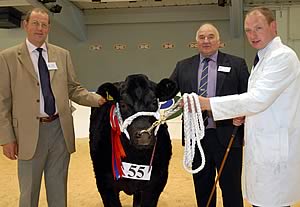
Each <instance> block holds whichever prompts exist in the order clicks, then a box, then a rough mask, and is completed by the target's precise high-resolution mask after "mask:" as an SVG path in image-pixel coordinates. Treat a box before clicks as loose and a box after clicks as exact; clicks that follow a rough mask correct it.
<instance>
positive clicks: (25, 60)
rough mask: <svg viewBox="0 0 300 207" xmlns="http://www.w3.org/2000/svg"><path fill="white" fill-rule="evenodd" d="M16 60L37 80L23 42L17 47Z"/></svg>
mask: <svg viewBox="0 0 300 207" xmlns="http://www.w3.org/2000/svg"><path fill="white" fill-rule="evenodd" d="M18 60H19V61H20V62H21V64H22V65H23V66H24V68H25V70H27V71H28V72H29V73H30V74H31V75H32V76H33V78H35V79H36V80H37V81H38V76H37V74H36V72H35V70H34V66H33V64H32V61H31V58H30V54H29V52H28V49H27V46H26V43H25V42H24V43H23V44H21V45H20V47H19V48H18Z"/></svg>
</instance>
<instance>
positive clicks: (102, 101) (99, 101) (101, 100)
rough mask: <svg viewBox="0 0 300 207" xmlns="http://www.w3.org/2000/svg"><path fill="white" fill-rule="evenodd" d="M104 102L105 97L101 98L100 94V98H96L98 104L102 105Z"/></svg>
mask: <svg viewBox="0 0 300 207" xmlns="http://www.w3.org/2000/svg"><path fill="white" fill-rule="evenodd" d="M105 102H106V99H105V98H103V97H102V96H100V98H99V100H98V104H99V106H102V105H103V104H104V103H105Z"/></svg>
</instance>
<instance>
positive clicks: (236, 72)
mask: <svg viewBox="0 0 300 207" xmlns="http://www.w3.org/2000/svg"><path fill="white" fill-rule="evenodd" d="M199 61H200V55H199V54H197V55H195V56H193V57H190V58H187V59H184V60H181V61H179V62H178V63H177V64H176V68H175V69H174V71H173V73H172V75H171V77H170V79H172V80H174V81H175V82H176V83H177V86H178V89H179V91H180V92H181V94H184V93H192V92H195V93H197V90H198V68H199ZM217 66H218V67H219V66H226V67H231V70H230V72H221V71H218V72H217V86H216V96H225V95H232V94H240V93H243V92H246V91H247V85H248V78H249V72H248V68H247V65H246V62H245V60H244V59H242V58H239V57H236V56H233V55H229V54H226V53H222V52H220V51H219V52H218V58H217ZM216 127H217V128H216V130H217V135H218V139H219V141H220V143H221V144H223V145H224V146H227V145H228V142H229V140H230V137H231V134H232V131H233V125H232V119H230V120H222V121H217V122H216ZM243 136H244V131H243V127H240V128H239V130H238V132H237V135H236V138H235V140H234V143H233V145H232V146H233V147H241V146H242V145H243Z"/></svg>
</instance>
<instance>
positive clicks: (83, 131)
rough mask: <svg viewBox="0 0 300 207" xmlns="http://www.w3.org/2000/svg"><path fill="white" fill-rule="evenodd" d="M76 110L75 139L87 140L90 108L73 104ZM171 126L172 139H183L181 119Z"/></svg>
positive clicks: (172, 121) (74, 115)
mask: <svg viewBox="0 0 300 207" xmlns="http://www.w3.org/2000/svg"><path fill="white" fill-rule="evenodd" d="M72 105H73V106H74V107H75V108H76V110H75V111H74V112H73V117H74V127H75V137H76V138H86V137H88V136H89V124H90V110H91V109H90V107H85V106H81V105H78V104H76V103H72ZM167 123H168V126H169V132H170V136H171V138H172V139H180V138H181V117H177V118H175V119H172V120H170V121H168V122H167Z"/></svg>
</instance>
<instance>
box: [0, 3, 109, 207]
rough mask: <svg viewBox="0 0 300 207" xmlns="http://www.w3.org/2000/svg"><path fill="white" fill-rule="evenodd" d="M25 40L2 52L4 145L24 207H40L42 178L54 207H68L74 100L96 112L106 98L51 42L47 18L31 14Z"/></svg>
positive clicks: (0, 132)
mask: <svg viewBox="0 0 300 207" xmlns="http://www.w3.org/2000/svg"><path fill="white" fill-rule="evenodd" d="M24 29H25V31H26V34H27V38H26V40H25V41H24V42H23V43H21V44H19V45H17V46H14V47H11V48H8V49H6V50H3V51H1V53H0V65H1V67H0V123H1V124H0V146H3V154H4V155H5V156H6V157H7V158H9V159H11V160H16V159H18V178H19V186H20V201H19V206H20V207H37V206H38V203H39V195H40V186H41V179H42V175H44V179H45V187H46V193H47V202H48V206H49V207H66V206H67V178H68V167H69V161H70V154H71V153H73V152H75V137H74V127H73V117H72V110H71V107H70V102H69V100H72V101H74V102H76V103H78V104H81V105H85V106H93V107H97V106H99V105H101V104H102V103H104V102H105V99H104V98H103V97H101V96H99V95H97V94H93V93H90V92H88V91H87V90H86V89H85V88H83V87H82V86H81V85H80V83H79V82H78V81H77V78H76V75H75V72H74V69H73V65H72V61H71V56H70V53H69V52H68V51H67V50H65V49H63V48H60V47H58V46H55V45H52V44H49V43H47V42H46V38H47V35H48V32H49V29H50V20H49V15H48V13H47V12H46V11H45V10H43V9H40V8H34V9H32V10H30V11H29V12H28V13H27V15H26V17H25V20H24Z"/></svg>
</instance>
